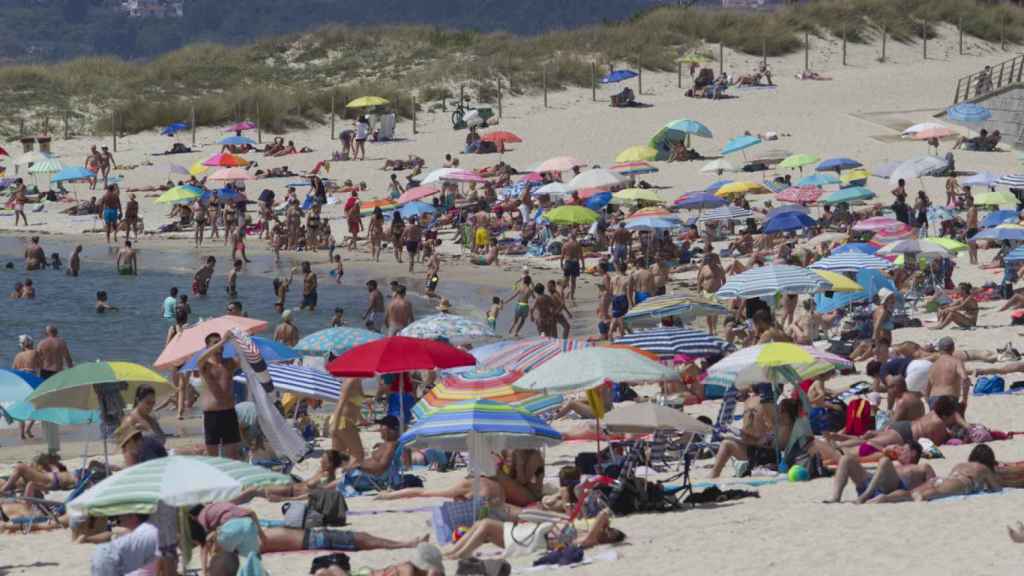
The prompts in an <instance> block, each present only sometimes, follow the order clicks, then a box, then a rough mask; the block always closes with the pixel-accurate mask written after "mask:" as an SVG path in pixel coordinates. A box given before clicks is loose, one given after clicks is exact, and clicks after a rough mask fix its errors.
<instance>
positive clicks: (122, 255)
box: [114, 240, 139, 276]
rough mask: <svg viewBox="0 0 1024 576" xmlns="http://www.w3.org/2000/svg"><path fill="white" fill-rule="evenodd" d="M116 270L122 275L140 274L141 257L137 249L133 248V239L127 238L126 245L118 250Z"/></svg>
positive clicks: (115, 263) (115, 262)
mask: <svg viewBox="0 0 1024 576" xmlns="http://www.w3.org/2000/svg"><path fill="white" fill-rule="evenodd" d="M114 270H116V271H117V273H118V274H120V275H121V276H138V274H139V258H138V254H136V252H135V249H134V248H132V241H131V240H125V241H124V247H123V248H121V249H120V250H118V251H117V256H115V258H114Z"/></svg>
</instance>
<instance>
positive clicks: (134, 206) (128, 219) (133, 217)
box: [124, 193, 141, 241]
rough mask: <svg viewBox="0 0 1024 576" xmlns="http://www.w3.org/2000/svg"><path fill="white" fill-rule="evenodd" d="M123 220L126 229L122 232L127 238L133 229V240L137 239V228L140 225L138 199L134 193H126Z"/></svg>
mask: <svg viewBox="0 0 1024 576" xmlns="http://www.w3.org/2000/svg"><path fill="white" fill-rule="evenodd" d="M124 222H125V224H126V225H127V226H128V229H127V230H125V232H124V236H125V238H128V236H129V235H130V234H131V233H132V232H133V231H134V232H135V240H136V241H138V240H139V228H141V226H140V225H139V201H138V200H136V199H135V193H131V194H129V195H128V204H125V207H124Z"/></svg>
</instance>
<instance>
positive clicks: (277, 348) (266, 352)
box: [180, 336, 302, 372]
mask: <svg viewBox="0 0 1024 576" xmlns="http://www.w3.org/2000/svg"><path fill="white" fill-rule="evenodd" d="M252 342H253V344H255V345H256V348H257V349H258V350H259V351H260V355H261V356H263V361H264V362H267V363H271V362H288V361H289V360H298V359H299V358H302V354H300V353H299V352H298V351H296V350H295V349H294V348H292V347H290V346H287V345H285V344H283V343H281V342H277V341H275V340H271V339H269V338H261V337H259V336H253V337H252ZM205 351H206V348H203V349H202V350H200V351H198V352H196V353H195V354H193V355H192V357H191V358H189V360H188V362H186V363H185V365H184V366H182V367H181V368H180V371H182V372H192V371H195V370H198V369H199V366H198V361H199V357H200V356H201V355H202V354H203V352H205ZM222 354H223V356H224V357H225V358H236V357H237V356H238V352H237V351H236V350H235V344H234V342H228V343H227V344H225V345H224V348H223V353H222Z"/></svg>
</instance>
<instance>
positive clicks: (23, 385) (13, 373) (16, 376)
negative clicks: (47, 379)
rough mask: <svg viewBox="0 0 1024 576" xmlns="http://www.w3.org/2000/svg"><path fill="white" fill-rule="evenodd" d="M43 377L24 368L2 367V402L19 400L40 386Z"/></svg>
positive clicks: (0, 377)
mask: <svg viewBox="0 0 1024 576" xmlns="http://www.w3.org/2000/svg"><path fill="white" fill-rule="evenodd" d="M42 383H43V379H42V378H40V377H39V376H36V375H35V374H33V373H31V372H25V371H24V370H9V369H7V368H0V402H19V401H21V400H24V399H25V398H28V395H29V394H31V393H32V391H33V390H35V389H36V388H39V385H40V384H42Z"/></svg>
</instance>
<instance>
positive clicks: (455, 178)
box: [441, 170, 487, 184]
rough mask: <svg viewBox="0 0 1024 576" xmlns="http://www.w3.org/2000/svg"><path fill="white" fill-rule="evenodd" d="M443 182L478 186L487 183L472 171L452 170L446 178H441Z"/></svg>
mask: <svg viewBox="0 0 1024 576" xmlns="http://www.w3.org/2000/svg"><path fill="white" fill-rule="evenodd" d="M441 180H447V181H449V182H476V183H478V184H483V183H484V182H487V179H486V178H484V177H483V176H480V175H479V174H477V173H476V172H473V171H472V170H452V171H451V172H449V173H447V174H445V175H444V176H441Z"/></svg>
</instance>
